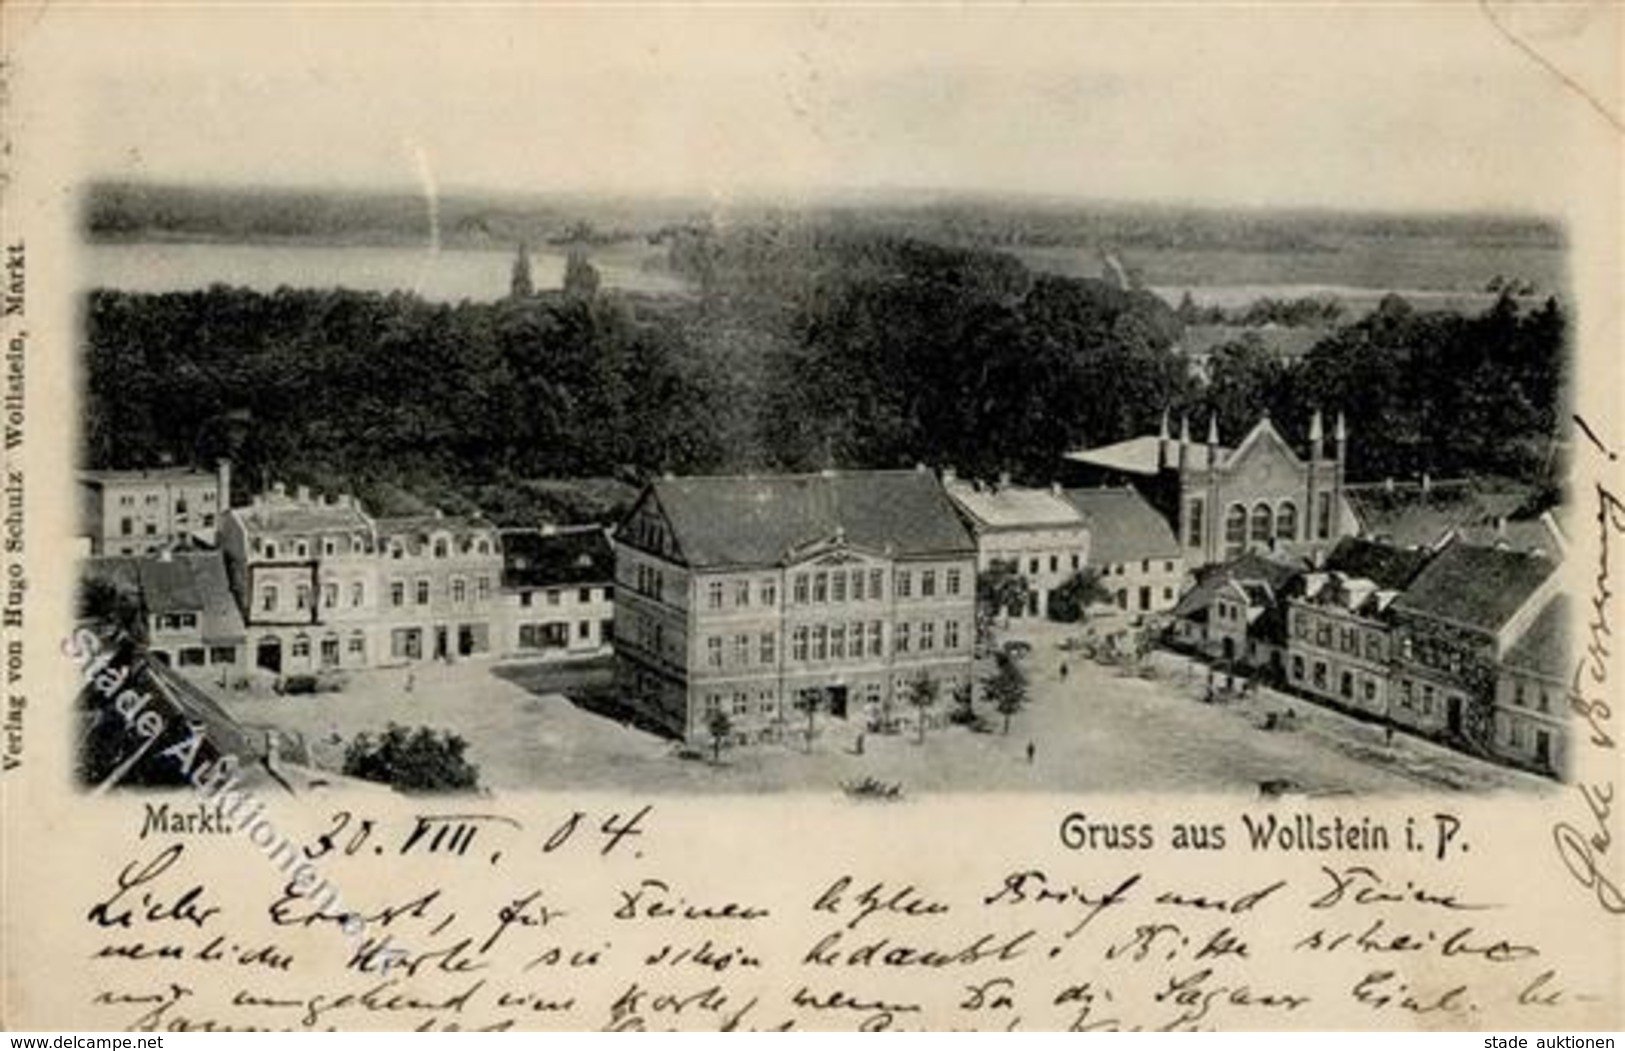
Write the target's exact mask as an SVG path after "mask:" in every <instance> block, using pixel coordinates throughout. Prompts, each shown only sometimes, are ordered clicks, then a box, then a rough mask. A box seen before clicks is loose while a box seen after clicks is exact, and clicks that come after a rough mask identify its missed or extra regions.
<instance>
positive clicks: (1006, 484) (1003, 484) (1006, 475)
mask: <svg viewBox="0 0 1625 1051" xmlns="http://www.w3.org/2000/svg"><path fill="white" fill-rule="evenodd" d="M1008 488H1010V472H1009V471H1000V472H999V489H1000V490H1001V491H1002V490H1005V489H1008Z"/></svg>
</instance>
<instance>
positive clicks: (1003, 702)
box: [987, 653, 1027, 734]
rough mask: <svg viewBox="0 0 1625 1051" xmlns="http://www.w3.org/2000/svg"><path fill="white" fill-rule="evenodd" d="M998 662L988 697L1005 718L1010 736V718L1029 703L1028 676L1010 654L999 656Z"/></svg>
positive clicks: (988, 687) (988, 690) (988, 686)
mask: <svg viewBox="0 0 1625 1051" xmlns="http://www.w3.org/2000/svg"><path fill="white" fill-rule="evenodd" d="M998 662H999V668H998V670H997V671H996V672H994V673H993V678H992V679H990V680H988V684H987V696H988V698H989V699H990V700H992V701H993V707H994V709H995V710H996V711H997V712H998V713H999V714H1000V715H1002V716H1004V732H1005V733H1006V734H1008V733H1009V732H1010V717H1011V716H1013V715H1015V714H1016V713H1017V712H1019V711H1021V708H1022V705H1024V704H1026V703H1027V674H1026V673H1025V672H1023V671H1022V670H1021V666H1020V665H1019V664H1017V663H1016V661H1015V658H1014V657H1011V656H1010V655H1009V654H1008V653H1001V654H999V656H998Z"/></svg>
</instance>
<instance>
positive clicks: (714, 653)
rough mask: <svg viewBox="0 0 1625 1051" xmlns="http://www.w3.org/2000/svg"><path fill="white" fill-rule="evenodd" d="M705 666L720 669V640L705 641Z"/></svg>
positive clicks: (710, 639)
mask: <svg viewBox="0 0 1625 1051" xmlns="http://www.w3.org/2000/svg"><path fill="white" fill-rule="evenodd" d="M705 665H706V667H708V668H720V667H722V639H720V638H709V639H706V640H705Z"/></svg>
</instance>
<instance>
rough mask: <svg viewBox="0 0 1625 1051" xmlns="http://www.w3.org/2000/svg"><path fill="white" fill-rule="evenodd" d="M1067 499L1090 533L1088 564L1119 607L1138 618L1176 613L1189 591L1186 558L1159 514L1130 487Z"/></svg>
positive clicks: (1080, 492)
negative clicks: (1180, 601)
mask: <svg viewBox="0 0 1625 1051" xmlns="http://www.w3.org/2000/svg"><path fill="white" fill-rule="evenodd" d="M1064 495H1065V498H1066V501H1067V502H1068V503H1069V504H1071V505H1072V506H1073V507H1074V508H1075V509H1076V510H1077V511H1078V513H1079V514H1080V515H1082V516H1083V521H1084V524H1085V527H1086V528H1087V529H1088V532H1089V557H1088V559H1087V560H1086V561H1087V563H1088V565H1089V566H1091V567H1092V568H1093V569H1094V570H1095V572H1096V573H1097V574H1099V579H1100V583H1101V586H1102V587H1104V588H1105V589H1106V590H1107V591H1109V592H1111V595H1112V598H1113V600H1114V601H1115V602H1116V603H1117V607H1118V608H1119V609H1121V610H1124V611H1126V612H1130V613H1134V614H1136V615H1151V614H1162V613H1167V612H1169V611H1170V610H1172V609H1173V608H1174V605H1175V604H1176V603H1177V602H1178V601H1179V596H1180V593H1181V592H1183V591H1184V590H1185V583H1186V582H1185V555H1184V552H1183V551H1181V550H1180V547H1179V541H1178V539H1177V538H1175V536H1174V533H1173V530H1172V529H1170V528H1169V527H1168V523H1167V521H1166V520H1165V519H1164V518H1163V517H1162V516H1161V515H1159V514H1158V513H1157V511H1156V509H1155V508H1154V507H1152V506H1151V505H1150V504H1149V503H1147V502H1146V500H1145V498H1144V497H1143V496H1141V495H1140V494H1139V493H1138V492H1137V491H1135V490H1134V489H1133V488H1131V487H1129V486H1122V487H1119V488H1115V489H1068V490H1066V491H1065V493H1064Z"/></svg>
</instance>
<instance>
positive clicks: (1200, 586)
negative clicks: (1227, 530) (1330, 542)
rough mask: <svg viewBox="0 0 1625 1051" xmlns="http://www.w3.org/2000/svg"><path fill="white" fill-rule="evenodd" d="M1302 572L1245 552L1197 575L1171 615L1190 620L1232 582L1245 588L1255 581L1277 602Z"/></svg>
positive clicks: (1294, 566) (1299, 567)
mask: <svg viewBox="0 0 1625 1051" xmlns="http://www.w3.org/2000/svg"><path fill="white" fill-rule="evenodd" d="M1303 572H1304V567H1303V566H1302V565H1300V564H1298V563H1296V562H1278V561H1276V560H1275V559H1273V558H1268V557H1266V556H1264V555H1260V554H1257V553H1256V552H1252V551H1249V552H1247V553H1246V554H1243V555H1239V556H1237V557H1236V558H1233V559H1231V560H1230V561H1228V562H1220V563H1217V564H1215V565H1211V566H1208V567H1206V568H1205V569H1203V570H1201V571H1200V572H1199V573H1198V575H1197V580H1196V586H1195V587H1192V588H1191V589H1190V590H1189V591H1187V592H1185V594H1184V595H1182V596H1180V599H1179V604H1178V605H1176V606H1175V607H1174V611H1173V615H1174V616H1176V617H1192V616H1194V615H1195V614H1197V613H1198V612H1200V611H1203V610H1206V609H1207V608H1208V607H1209V606H1210V605H1212V604H1213V599H1214V597H1215V596H1216V595H1217V594H1218V593H1219V592H1220V591H1221V590H1222V589H1224V588H1225V587H1228V586H1229V585H1230V584H1231V583H1232V582H1235V583H1239V584H1243V585H1245V584H1247V583H1248V582H1253V581H1257V582H1261V583H1264V584H1267V585H1269V589H1270V591H1271V592H1272V593H1273V594H1274V596H1275V597H1276V599H1277V600H1279V599H1280V598H1281V597H1282V596H1283V595H1284V594H1285V593H1286V589H1287V587H1288V585H1290V584H1291V583H1292V581H1293V580H1294V579H1295V578H1297V577H1298V576H1299V575H1300V574H1302V573H1303Z"/></svg>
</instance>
